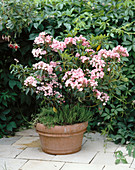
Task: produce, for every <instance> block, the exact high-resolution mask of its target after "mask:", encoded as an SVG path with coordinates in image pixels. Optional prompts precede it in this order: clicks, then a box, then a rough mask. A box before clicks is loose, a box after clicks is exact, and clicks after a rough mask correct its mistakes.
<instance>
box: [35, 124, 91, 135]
mask: <svg viewBox="0 0 135 170" xmlns="http://www.w3.org/2000/svg"><path fill="white" fill-rule="evenodd" d="M87 126H88V121H87V122H82V123H76V124H73V125H63V126H58V125H56V126H54V127H50V128H48V127H47V126H45V125H43V124H41V123H37V124H36V131H37V132H38V133H39V132H42V133H55V134H56V133H57V134H61V133H65V134H66V133H75V132H81V131H86V128H87Z"/></svg>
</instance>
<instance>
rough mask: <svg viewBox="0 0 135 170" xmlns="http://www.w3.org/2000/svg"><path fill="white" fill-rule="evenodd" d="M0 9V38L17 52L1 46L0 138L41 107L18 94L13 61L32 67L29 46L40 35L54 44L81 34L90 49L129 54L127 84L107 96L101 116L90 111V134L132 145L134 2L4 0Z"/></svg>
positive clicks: (134, 60)
mask: <svg viewBox="0 0 135 170" xmlns="http://www.w3.org/2000/svg"><path fill="white" fill-rule="evenodd" d="M0 8H1V9H2V10H1V11H0V16H1V17H0V20H1V23H2V24H1V25H0V35H4V36H6V37H8V36H10V37H11V38H10V40H9V41H12V43H17V44H19V46H20V48H19V49H18V50H17V51H15V50H13V49H9V47H8V44H9V42H6V41H5V42H4V43H1V44H0V54H1V55H0V57H1V61H0V65H1V68H2V69H0V73H1V75H0V79H1V81H0V82H1V83H0V94H1V95H0V103H1V106H0V130H1V135H2V134H8V132H10V133H11V132H13V131H14V130H15V129H16V128H17V127H19V126H20V125H21V126H22V125H23V124H24V121H23V119H22V117H24V118H26V119H28V120H30V119H31V114H32V113H33V114H34V113H36V110H37V108H38V107H37V106H38V103H39V102H40V101H35V98H34V97H30V96H25V95H24V94H23V93H22V92H21V85H20V83H19V81H18V80H16V79H15V78H14V77H13V76H12V75H11V74H10V71H9V66H10V65H11V64H12V63H13V62H15V61H14V58H16V59H18V60H19V61H20V63H22V64H24V65H26V64H29V65H31V64H32V63H33V62H34V58H33V57H32V55H31V50H32V43H33V40H34V38H35V37H36V36H37V35H38V33H39V32H41V31H46V32H47V33H49V34H51V35H53V36H54V37H56V38H57V39H63V38H64V37H65V36H75V35H80V34H83V35H84V36H86V37H87V38H89V39H90V40H91V44H92V46H93V47H94V48H97V47H98V46H99V45H101V48H104V47H105V48H107V49H109V48H113V47H114V46H116V45H118V44H121V45H123V46H124V47H126V48H127V49H128V51H129V54H130V57H129V60H128V61H125V65H126V67H124V69H123V72H124V74H125V79H124V80H123V83H122V82H121V84H120V85H119V86H118V87H116V95H115V96H111V100H110V103H108V106H107V107H106V108H105V109H104V111H103V113H102V114H101V115H99V112H98V109H97V108H96V110H93V111H94V112H95V117H94V121H93V122H90V123H89V129H97V130H102V132H103V133H109V134H110V135H111V137H113V139H114V140H115V141H116V142H122V143H125V142H126V141H129V140H130V141H132V142H134V141H135V134H134V132H135V127H134V122H135V109H134V108H135V104H134V100H135V92H134V91H135V85H134V84H135V67H134V65H135V38H134V37H135V36H134V31H135V19H134V16H135V1H132V0H113V1H111V0H97V1H94V0H91V1H83V0H80V1H78V0H34V1H33V0H29V1H28V0H22V1H19V0H4V2H3V1H2V2H0ZM7 11H8V12H7ZM101 34H102V35H103V36H101ZM34 106H35V107H34ZM17 108H19V109H20V111H19V110H18V109H17ZM29 108H30V109H29Z"/></svg>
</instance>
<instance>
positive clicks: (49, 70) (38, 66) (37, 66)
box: [33, 61, 53, 75]
mask: <svg viewBox="0 0 135 170" xmlns="http://www.w3.org/2000/svg"><path fill="white" fill-rule="evenodd" d="M33 70H45V71H47V73H48V74H49V75H51V74H52V73H53V67H52V66H51V65H49V64H47V63H44V62H43V61H40V62H38V63H36V64H33Z"/></svg>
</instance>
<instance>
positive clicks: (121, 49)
mask: <svg viewBox="0 0 135 170" xmlns="http://www.w3.org/2000/svg"><path fill="white" fill-rule="evenodd" d="M112 51H113V52H114V53H119V54H120V55H121V56H123V57H128V56H129V53H128V51H127V49H126V48H124V47H122V46H120V45H118V46H117V47H115V48H113V50H112Z"/></svg>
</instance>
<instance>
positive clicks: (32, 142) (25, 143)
mask: <svg viewBox="0 0 135 170" xmlns="http://www.w3.org/2000/svg"><path fill="white" fill-rule="evenodd" d="M16 145H17V146H22V147H24V148H25V147H33V146H35V147H40V141H39V137H35V136H34V137H33V136H31V137H30V136H23V137H22V138H20V139H19V140H18V141H16V142H15V143H14V144H13V146H16Z"/></svg>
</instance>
